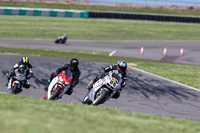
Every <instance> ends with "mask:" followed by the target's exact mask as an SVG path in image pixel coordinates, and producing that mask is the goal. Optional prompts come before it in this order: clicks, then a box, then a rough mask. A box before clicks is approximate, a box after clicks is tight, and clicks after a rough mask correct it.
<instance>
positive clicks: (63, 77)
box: [45, 70, 72, 100]
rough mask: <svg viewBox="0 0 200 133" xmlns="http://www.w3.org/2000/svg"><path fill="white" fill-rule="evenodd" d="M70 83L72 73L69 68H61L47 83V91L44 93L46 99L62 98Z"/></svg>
mask: <svg viewBox="0 0 200 133" xmlns="http://www.w3.org/2000/svg"><path fill="white" fill-rule="evenodd" d="M71 84H72V73H71V71H69V70H66V71H65V70H63V71H62V72H61V74H58V76H56V77H55V78H54V79H53V80H52V81H51V83H50V84H49V87H48V91H47V92H46V93H45V98H46V100H57V99H59V98H62V96H63V95H64V94H65V92H66V91H67V90H68V89H69V87H70V85H71Z"/></svg>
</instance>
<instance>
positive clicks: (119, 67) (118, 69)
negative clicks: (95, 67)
mask: <svg viewBox="0 0 200 133" xmlns="http://www.w3.org/2000/svg"><path fill="white" fill-rule="evenodd" d="M126 69H127V63H126V62H125V61H124V60H119V61H118V62H117V64H113V65H110V66H108V67H106V68H104V69H103V70H102V72H101V74H100V75H99V76H96V77H95V78H94V80H93V82H92V84H91V85H89V86H88V88H87V89H88V90H89V91H90V90H91V89H92V87H93V84H94V83H95V82H96V81H97V80H99V79H100V78H103V77H104V76H105V74H106V73H108V72H110V71H112V72H114V73H116V74H118V75H119V76H120V77H121V78H122V84H121V89H120V91H121V90H122V89H123V88H124V87H125V86H126V82H125V81H126V79H127V73H126ZM119 96H120V92H119V91H118V92H116V93H115V95H114V96H113V98H115V99H117V98H119Z"/></svg>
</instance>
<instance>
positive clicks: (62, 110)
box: [0, 94, 200, 133]
mask: <svg viewBox="0 0 200 133" xmlns="http://www.w3.org/2000/svg"><path fill="white" fill-rule="evenodd" d="M0 108H1V110H0V113H1V114H3V115H0V119H1V121H0V129H1V132H3V133H13V132H15V133H27V132H28V133H55V132H58V133H66V132H71V133H82V132H84V133H103V132H104V133H110V132H112V133H122V132H123V133H136V132H137V133H160V132H162V133H169V132H170V133H197V132H198V131H199V130H200V127H199V122H198V121H191V120H184V119H177V118H170V117H163V116H155V115H147V114H142V113H134V112H128V111H122V110H115V109H109V108H100V107H97V106H87V105H80V104H67V103H64V102H58V101H45V100H42V99H37V98H33V97H25V96H20V95H11V94H0Z"/></svg>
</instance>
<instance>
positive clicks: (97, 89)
mask: <svg viewBox="0 0 200 133" xmlns="http://www.w3.org/2000/svg"><path fill="white" fill-rule="evenodd" d="M90 83H91V82H90ZM90 83H89V85H90ZM121 83H122V79H121V77H120V76H119V75H117V74H115V73H113V72H111V71H110V72H109V73H108V74H107V75H106V76H105V77H103V78H101V79H99V80H97V81H96V82H95V83H94V84H93V88H92V89H91V90H90V91H89V92H88V94H87V95H86V96H85V97H84V99H83V101H82V103H83V104H89V105H90V104H92V105H99V104H103V103H105V102H106V101H108V100H109V99H110V98H112V97H113V96H114V95H115V93H116V92H117V91H119V90H120V89H121Z"/></svg>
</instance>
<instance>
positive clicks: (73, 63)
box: [44, 59, 81, 95]
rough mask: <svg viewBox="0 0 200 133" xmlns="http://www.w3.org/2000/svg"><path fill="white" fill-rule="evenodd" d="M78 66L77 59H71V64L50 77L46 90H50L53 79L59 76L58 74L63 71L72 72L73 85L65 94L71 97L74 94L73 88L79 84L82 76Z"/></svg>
mask: <svg viewBox="0 0 200 133" xmlns="http://www.w3.org/2000/svg"><path fill="white" fill-rule="evenodd" d="M78 64H79V62H78V60H77V59H71V61H70V64H65V65H64V66H62V67H60V68H58V69H57V70H56V71H55V72H53V73H52V74H51V75H50V78H49V80H48V84H47V85H46V86H45V87H44V90H45V91H47V90H48V87H49V84H50V83H51V81H52V80H53V78H55V77H56V76H58V74H60V73H61V72H62V70H70V71H71V72H72V84H71V86H70V87H69V89H68V90H67V91H66V93H65V94H68V95H71V94H72V93H73V88H74V87H75V86H76V85H77V84H78V83H79V77H80V75H81V71H80V70H79V68H78Z"/></svg>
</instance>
